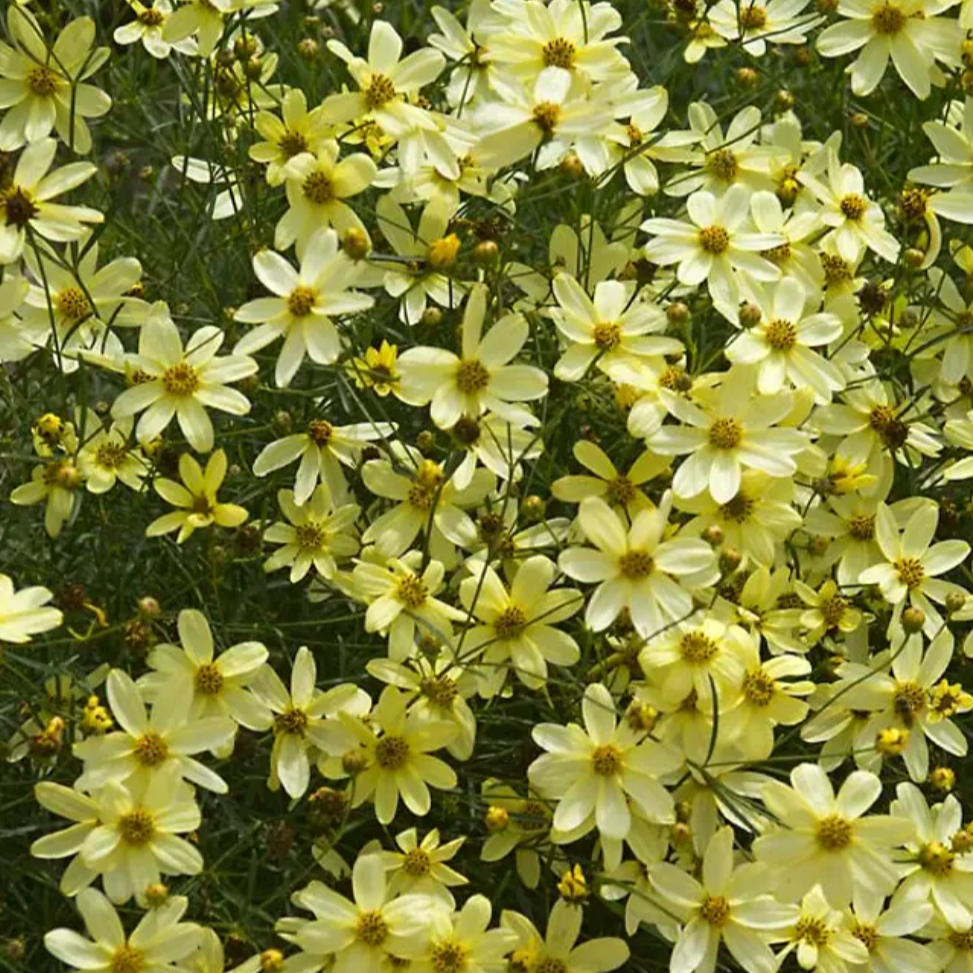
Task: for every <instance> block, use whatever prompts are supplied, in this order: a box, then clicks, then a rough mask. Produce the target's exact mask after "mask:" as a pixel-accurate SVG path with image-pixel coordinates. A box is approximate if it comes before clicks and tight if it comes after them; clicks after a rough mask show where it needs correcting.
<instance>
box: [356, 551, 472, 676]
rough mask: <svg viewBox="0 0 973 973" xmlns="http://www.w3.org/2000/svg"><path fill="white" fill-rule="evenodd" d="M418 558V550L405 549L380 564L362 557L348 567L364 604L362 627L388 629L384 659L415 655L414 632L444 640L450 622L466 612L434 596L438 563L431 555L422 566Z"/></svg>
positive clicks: (439, 584)
mask: <svg viewBox="0 0 973 973" xmlns="http://www.w3.org/2000/svg"><path fill="white" fill-rule="evenodd" d="M366 553H367V552H366ZM422 560H423V558H422V554H421V553H420V552H419V551H409V552H407V553H406V554H404V555H403V556H402V557H401V558H394V557H392V558H389V559H388V560H387V561H385V562H384V563H378V564H377V563H374V562H371V561H367V560H362V561H361V562H359V563H358V564H356V565H355V569H354V571H353V572H352V578H353V580H354V583H355V587H356V588H357V589H358V591H359V592H360V594H361V597H362V598H363V599H364V600H365V601H366V603H367V604H368V611H367V612H366V613H365V631H366V632H382V633H385V634H387V636H388V640H389V658H390V659H393V660H396V661H402V660H403V659H408V658H410V657H412V656H414V655H415V654H416V651H417V645H416V640H417V636H418V638H419V639H423V638H429V639H434V640H436V641H448V640H449V639H451V638H452V635H453V622H457V621H462V620H463V619H464V618H465V617H466V615H465V614H464V613H463V612H461V611H459V610H458V609H456V608H454V607H453V606H452V605H449V604H447V603H446V602H444V601H441V600H440V599H439V598H437V597H436V595H437V594H438V593H439V591H440V590H441V589H442V587H443V578H444V577H445V573H446V572H445V569H444V568H443V565H442V563H441V562H439V561H437V560H435V559H431V560H430V561H429V562H428V563H427V564H426V565H425V566H423V565H422Z"/></svg>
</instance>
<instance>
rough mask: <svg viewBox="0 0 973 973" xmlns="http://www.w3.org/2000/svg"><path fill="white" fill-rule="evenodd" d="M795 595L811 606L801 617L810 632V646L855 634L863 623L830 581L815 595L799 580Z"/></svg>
mask: <svg viewBox="0 0 973 973" xmlns="http://www.w3.org/2000/svg"><path fill="white" fill-rule="evenodd" d="M794 591H795V592H796V593H797V595H798V596H799V597H800V599H801V601H803V602H804V604H805V605H807V606H808V608H807V611H805V612H803V613H802V615H801V625H803V626H804V628H805V629H807V634H806V635H805V638H806V639H807V642H808V645H815V644H816V643H817V642H819V641H820V640H821V639H822V638H823V637H824V636H825V635H838V634H846V633H848V632H854V631H855V629H857V628H858V626H859V625H861V623H862V613H861V612H860V611H859V610H858V609H857V608H855V607H854V605H853V604H851V602H850V601H849V600H848V599H847V598H845V597H844V596H843V595H842V594H841V592H840V591H839V589H838V585H836V584H835V583H834V581H832V580H831V579H830V578H829V579H828V580H827V581H825V582H824V584H823V585H821V587H820V588H819V589H818V590H817V591H815V590H814V589H813V588H812V587H810V586H809V585H806V584H805V583H804V582H803V581H801V580H800V579H798V578H795V579H794Z"/></svg>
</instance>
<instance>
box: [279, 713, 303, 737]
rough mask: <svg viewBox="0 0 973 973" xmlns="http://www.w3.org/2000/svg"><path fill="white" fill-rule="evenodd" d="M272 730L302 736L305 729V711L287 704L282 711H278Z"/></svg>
mask: <svg viewBox="0 0 973 973" xmlns="http://www.w3.org/2000/svg"><path fill="white" fill-rule="evenodd" d="M274 731H275V732H276V733H291V734H293V735H294V736H299V737H302V736H304V734H305V732H306V731H307V713H305V712H304V710H301V709H298V708H297V707H296V706H288V707H287V709H285V710H284V712H283V713H278V714H277V716H276V717H275V718H274Z"/></svg>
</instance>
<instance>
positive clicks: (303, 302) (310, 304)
mask: <svg viewBox="0 0 973 973" xmlns="http://www.w3.org/2000/svg"><path fill="white" fill-rule="evenodd" d="M317 297H318V292H317V291H316V290H315V289H314V288H313V287H305V286H304V285H303V284H302V285H300V286H299V287H295V288H294V290H292V291H291V293H290V296H289V297H288V298H287V310H288V311H290V312H291V314H292V315H294V317H295V318H304V317H307V316H308V315H309V314H310V313H311V310H312V309H313V308H314V302H315V301H316V300H317Z"/></svg>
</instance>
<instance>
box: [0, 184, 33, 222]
mask: <svg viewBox="0 0 973 973" xmlns="http://www.w3.org/2000/svg"><path fill="white" fill-rule="evenodd" d="M0 206H2V207H3V212H4V219H5V222H6V224H7V226H16V227H17V228H18V229H23V228H24V227H25V226H26V225H27V224H28V223H29V222H30V221H31V220H32V219H33V218H34V217H35V216H36V215H37V214H38V213H39V212H40V210H38V208H37V207H36V206H35V205H34V198H33V196H31V194H30V193H29V192H27V190H26V189H22V188H21V187H20V186H10V187H9V188H7V189H4V190H0Z"/></svg>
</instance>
